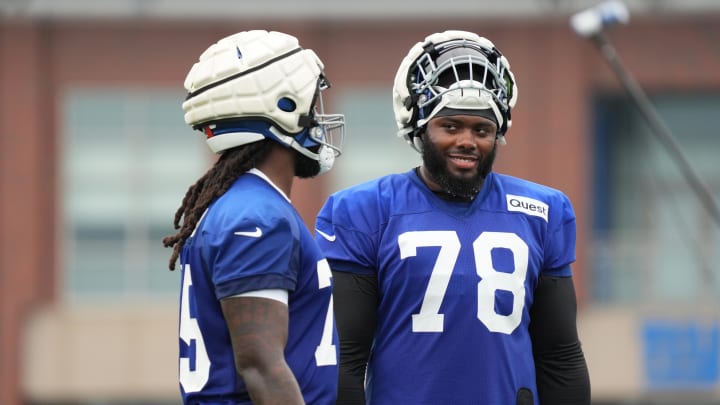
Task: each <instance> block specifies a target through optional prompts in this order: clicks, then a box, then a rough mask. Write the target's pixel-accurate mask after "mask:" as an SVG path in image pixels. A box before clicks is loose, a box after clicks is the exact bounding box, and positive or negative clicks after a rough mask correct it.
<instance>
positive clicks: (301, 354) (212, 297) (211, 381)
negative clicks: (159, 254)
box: [179, 173, 338, 404]
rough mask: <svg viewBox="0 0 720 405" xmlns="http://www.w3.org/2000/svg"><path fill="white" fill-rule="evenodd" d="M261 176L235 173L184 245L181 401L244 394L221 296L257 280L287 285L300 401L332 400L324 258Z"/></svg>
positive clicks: (333, 348) (288, 355)
mask: <svg viewBox="0 0 720 405" xmlns="http://www.w3.org/2000/svg"><path fill="white" fill-rule="evenodd" d="M260 176H262V174H260ZM260 176H258V175H255V174H251V173H250V174H244V175H242V176H241V177H240V178H239V179H238V180H236V181H235V183H234V184H233V185H232V186H231V187H230V189H229V190H228V191H227V192H226V193H225V194H223V195H222V196H221V197H219V198H218V199H217V200H216V201H215V202H213V203H212V204H211V205H210V207H209V208H208V210H207V211H206V213H205V215H204V217H203V218H202V219H201V221H200V223H199V225H198V226H197V228H196V230H195V232H194V233H193V235H192V236H191V237H190V238H189V239H188V240H187V241H186V242H185V245H184V247H183V250H182V256H181V263H182V280H183V282H182V293H181V296H180V364H179V366H180V389H181V393H182V397H183V401H184V403H186V404H250V403H251V401H250V398H249V396H248V392H247V389H246V387H245V384H244V383H243V381H242V379H241V378H240V377H239V374H238V373H237V371H236V369H235V362H234V356H233V349H232V344H231V342H230V334H229V332H228V329H227V326H226V323H225V319H224V318H223V314H222V310H221V307H220V300H221V299H223V298H226V297H230V296H233V295H237V294H241V293H245V292H249V291H257V290H263V289H284V290H288V291H290V293H289V297H288V311H289V325H288V340H287V346H286V348H285V359H286V361H287V363H288V365H289V366H290V369H291V370H292V372H293V374H294V375H295V378H296V379H297V382H298V384H299V385H300V390H301V391H302V394H303V396H304V398H305V401H306V403H308V404H334V402H335V397H336V391H337V373H338V369H337V331H336V329H335V323H334V318H333V307H332V283H331V273H330V268H329V266H328V263H327V261H326V260H325V259H324V257H323V255H322V254H321V252H320V250H319V249H318V246H317V244H316V243H315V241H314V240H313V238H312V235H311V234H310V232H309V231H308V229H307V227H306V226H305V224H304V223H303V221H302V219H301V217H300V215H299V214H298V213H297V211H296V210H295V208H294V207H293V206H292V205H291V204H290V201H289V200H288V199H287V197H285V196H284V194H282V193H281V192H280V190H278V189H276V188H275V187H274V186H273V185H272V184H271V183H269V182H268V181H267V180H266V179H263V178H262V177H260Z"/></svg>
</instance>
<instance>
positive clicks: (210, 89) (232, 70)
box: [182, 30, 345, 172]
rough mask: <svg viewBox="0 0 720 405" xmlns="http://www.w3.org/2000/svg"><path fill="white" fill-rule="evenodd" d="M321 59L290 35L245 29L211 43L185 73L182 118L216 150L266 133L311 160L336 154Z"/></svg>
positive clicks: (326, 161)
mask: <svg viewBox="0 0 720 405" xmlns="http://www.w3.org/2000/svg"><path fill="white" fill-rule="evenodd" d="M323 67H324V66H323V63H322V61H321V60H320V58H318V57H317V55H316V54H315V52H313V51H312V50H310V49H303V48H301V47H300V46H299V44H298V40H297V38H295V37H293V36H291V35H288V34H284V33H281V32H274V31H271V32H268V31H263V30H255V31H244V32H240V33H237V34H233V35H230V36H228V37H225V38H223V39H221V40H219V41H218V42H217V43H215V44H213V45H211V46H210V47H209V48H208V49H207V50H205V52H203V53H202V54H201V55H200V58H199V61H198V62H197V63H195V64H194V65H193V67H192V69H190V72H189V73H188V75H187V77H186V79H185V89H186V90H187V91H188V95H187V98H186V100H185V102H183V104H182V107H183V110H184V111H185V122H186V123H187V124H189V125H191V126H192V127H193V128H194V129H198V130H201V131H203V132H204V133H205V134H206V136H207V143H208V146H209V147H210V149H211V150H212V151H213V152H215V153H221V152H222V151H224V150H226V149H229V148H233V147H235V146H240V145H244V144H247V143H251V142H256V141H259V140H261V139H263V138H271V139H274V140H276V141H278V142H281V143H283V144H285V145H287V146H289V147H291V148H293V149H295V150H297V151H298V152H300V153H302V154H303V155H305V156H307V157H309V158H311V159H314V160H317V161H318V162H320V165H321V172H324V171H327V170H329V168H330V167H331V166H332V163H333V161H334V160H335V157H337V156H339V155H340V153H341V148H342V141H343V136H344V125H345V118H344V116H343V115H342V114H324V111H323V104H322V95H321V92H322V91H323V90H325V89H327V88H328V87H329V82H328V81H327V79H326V78H325V75H324V73H323Z"/></svg>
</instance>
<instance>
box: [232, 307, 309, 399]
mask: <svg viewBox="0 0 720 405" xmlns="http://www.w3.org/2000/svg"><path fill="white" fill-rule="evenodd" d="M220 304H221V306H222V311H223V315H224V316H225V322H226V323H227V326H228V330H229V331H230V339H231V341H232V346H233V352H234V353H235V368H236V369H237V372H238V374H239V375H240V376H241V377H242V379H243V381H244V382H245V386H246V387H247V389H248V392H249V393H250V398H251V399H252V401H253V403H258V404H278V405H280V404H283V405H284V404H304V400H303V396H302V393H301V392H300V387H299V386H298V384H297V381H296V380H295V376H294V375H293V373H292V371H291V370H290V367H289V366H288V365H287V363H286V362H285V354H284V350H285V345H286V344H287V335H288V307H287V305H286V304H284V303H282V302H280V301H277V300H274V299H268V298H259V297H237V296H235V297H230V298H225V299H223V300H221V301H220Z"/></svg>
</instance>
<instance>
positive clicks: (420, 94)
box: [393, 31, 518, 151]
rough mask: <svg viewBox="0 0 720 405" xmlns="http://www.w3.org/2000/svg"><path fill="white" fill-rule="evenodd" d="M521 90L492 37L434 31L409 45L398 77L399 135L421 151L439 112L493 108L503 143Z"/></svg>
mask: <svg viewBox="0 0 720 405" xmlns="http://www.w3.org/2000/svg"><path fill="white" fill-rule="evenodd" d="M517 93H518V90H517V85H516V83H515V77H514V76H513V73H512V72H511V71H510V63H509V62H508V60H507V59H506V58H505V57H504V56H503V55H502V54H501V53H500V51H499V50H498V49H497V48H495V45H493V43H492V42H490V41H489V40H488V39H486V38H483V37H480V36H478V35H477V34H474V33H471V32H466V31H445V32H441V33H436V34H432V35H429V36H428V37H427V38H425V40H424V41H423V42H418V43H417V44H415V46H413V47H412V48H411V49H410V52H409V53H408V55H407V56H405V58H404V59H403V60H402V62H401V63H400V67H399V69H398V71H397V74H396V75H395V84H394V86H393V110H394V111H395V122H396V123H397V127H398V136H399V137H402V138H404V139H405V140H406V141H407V142H408V143H409V144H410V145H411V146H412V147H413V148H414V149H416V150H417V151H421V150H422V142H421V140H420V137H419V136H418V135H419V133H420V132H421V131H422V129H423V128H424V127H425V125H426V124H427V122H428V121H430V119H432V118H433V117H434V116H436V114H437V113H438V112H439V111H440V110H442V109H444V108H448V109H454V110H492V116H494V117H495V119H496V120H497V124H498V132H497V137H498V141H499V142H500V143H501V144H504V143H505V132H507V130H508V128H510V126H511V125H512V120H511V118H510V111H511V110H512V108H513V107H514V106H515V103H516V101H517Z"/></svg>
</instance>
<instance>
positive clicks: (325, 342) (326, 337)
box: [315, 259, 337, 367]
mask: <svg viewBox="0 0 720 405" xmlns="http://www.w3.org/2000/svg"><path fill="white" fill-rule="evenodd" d="M317 276H318V288H319V289H323V288H329V287H330V285H331V283H330V280H331V279H332V272H331V271H330V265H329V264H328V262H327V260H326V259H322V260H320V261H319V262H318V264H317ZM333 322H335V318H334V317H333V297H332V295H330V302H329V303H328V310H327V314H325V325H324V326H323V333H322V338H321V339H320V344H319V345H318V346H317V348H316V349H315V364H317V365H318V367H319V366H334V365H336V364H337V352H336V351H335V345H334V344H332V338H333Z"/></svg>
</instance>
